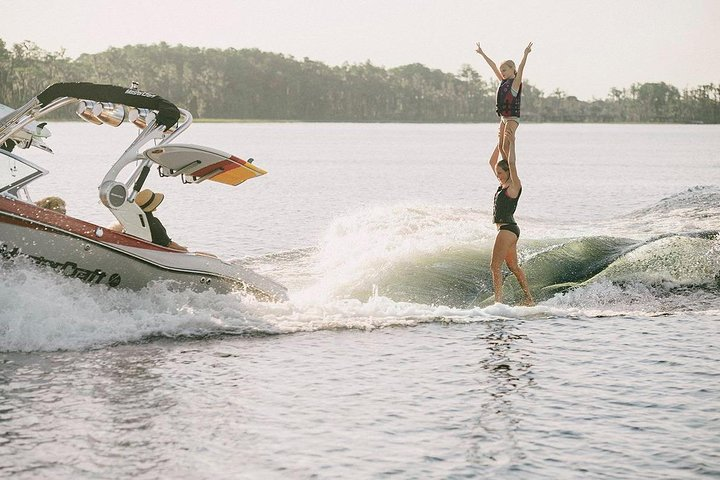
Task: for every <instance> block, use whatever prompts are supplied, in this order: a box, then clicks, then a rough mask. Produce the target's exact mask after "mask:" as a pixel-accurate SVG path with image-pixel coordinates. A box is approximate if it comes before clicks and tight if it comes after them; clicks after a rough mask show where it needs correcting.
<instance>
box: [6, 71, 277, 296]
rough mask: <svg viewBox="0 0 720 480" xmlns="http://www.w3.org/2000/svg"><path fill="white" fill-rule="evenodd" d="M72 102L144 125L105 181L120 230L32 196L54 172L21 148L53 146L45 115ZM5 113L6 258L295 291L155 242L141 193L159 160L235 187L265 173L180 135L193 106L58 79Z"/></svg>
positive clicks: (95, 118)
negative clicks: (185, 141) (47, 205)
mask: <svg viewBox="0 0 720 480" xmlns="http://www.w3.org/2000/svg"><path fill="white" fill-rule="evenodd" d="M72 103H76V104H77V113H78V115H79V116H81V117H82V118H83V119H85V120H87V121H89V122H92V123H96V124H108V125H113V126H118V125H119V124H121V123H123V122H127V123H133V124H135V125H136V126H137V127H138V128H140V133H139V134H138V137H137V138H136V139H135V140H134V141H133V143H132V144H131V145H130V146H129V147H128V149H127V150H126V151H125V152H124V153H123V154H122V155H121V156H120V157H119V159H117V160H116V161H115V162H114V163H113V164H112V165H110V168H109V171H108V173H107V174H106V175H105V177H104V178H103V180H102V182H101V183H100V185H99V194H100V200H101V201H102V203H103V205H105V206H106V207H107V208H108V209H109V210H110V212H112V214H113V215H114V216H115V218H116V219H117V221H118V222H119V224H120V225H121V227H122V229H121V231H115V230H114V229H113V230H111V229H108V228H105V227H102V226H99V225H94V224H92V223H89V222H85V221H83V220H80V219H77V218H73V217H70V216H68V215H64V214H62V213H59V212H56V211H52V210H48V209H44V208H40V207H38V206H36V205H35V204H34V203H33V202H32V201H31V198H30V194H29V190H28V186H29V184H31V183H32V182H33V181H34V180H36V179H37V178H39V177H41V176H43V175H46V174H47V173H48V171H47V170H45V169H44V168H42V167H40V166H38V165H36V164H34V163H33V162H30V161H28V160H26V159H23V158H21V157H20V156H18V155H16V154H15V153H13V151H14V150H15V148H30V147H37V148H41V149H42V150H45V151H50V148H49V147H48V146H47V145H46V144H45V139H47V137H48V136H49V135H50V132H49V131H48V130H47V128H46V124H45V123H38V121H39V119H40V118H42V117H43V116H44V115H47V114H48V113H50V112H53V111H55V110H57V109H58V108H61V107H63V106H66V105H68V104H72ZM0 116H1V117H2V118H0V257H2V259H4V260H8V259H12V258H13V257H16V256H19V255H23V256H27V257H30V258H32V259H34V260H35V262H37V263H38V264H40V265H44V266H47V267H50V268H52V269H53V270H55V271H57V272H58V273H60V274H62V275H65V276H68V277H75V278H78V279H81V280H82V281H84V282H87V283H90V284H101V285H107V286H109V287H113V288H129V289H140V288H143V287H145V286H147V285H148V283H150V282H152V281H169V282H170V284H172V285H177V286H179V287H180V288H191V289H194V290H205V289H209V288H212V289H214V290H215V291H218V292H222V293H227V292H230V291H236V290H241V291H245V292H248V293H250V294H253V295H254V296H255V297H257V298H258V299H260V300H271V301H282V300H285V299H286V298H287V290H286V289H285V287H283V286H282V285H280V284H278V283H276V282H274V281H273V280H271V279H269V278H266V277H264V276H262V275H259V274H257V273H255V272H253V271H251V270H249V269H247V268H244V267H242V266H239V265H235V264H232V263H228V262H225V261H223V260H221V259H219V258H217V257H214V256H212V255H207V254H202V253H196V252H182V251H179V250H174V249H171V248H167V247H163V246H160V245H156V244H154V243H152V241H151V240H152V236H151V234H150V228H149V226H148V221H147V216H146V214H145V212H144V211H143V210H142V209H141V208H140V207H139V206H138V205H137V204H136V203H135V201H134V200H135V197H136V195H137V194H138V192H140V191H141V189H142V186H143V183H144V182H145V180H146V178H147V176H148V174H149V173H150V171H151V168H152V167H157V171H158V173H159V175H160V176H161V177H167V178H175V179H176V180H182V182H183V183H186V184H197V183H202V182H204V181H214V182H221V183H224V184H227V185H231V186H236V185H239V184H241V183H242V182H244V181H246V180H248V179H251V178H254V177H256V176H259V175H263V174H265V173H266V172H265V171H264V170H262V169H261V168H258V167H256V166H255V165H253V164H252V163H251V162H252V160H249V161H245V160H242V159H240V158H238V157H235V156H234V155H230V154H227V153H224V152H221V151H219V150H216V149H213V148H209V147H203V146H200V145H190V144H179V143H173V141H174V140H175V139H176V138H177V137H178V135H180V134H181V133H182V132H183V131H184V130H185V129H187V128H188V127H189V126H190V124H191V123H192V115H190V113H189V112H187V111H186V110H183V109H180V108H178V107H176V106H175V105H173V104H172V103H170V102H169V101H167V100H165V99H163V98H162V97H160V96H158V95H155V94H152V93H148V92H144V91H141V90H139V89H138V88H137V86H136V85H133V87H131V88H124V87H118V86H113V85H97V84H91V83H56V84H54V85H51V86H50V87H48V88H47V89H45V90H44V91H43V92H42V93H40V94H39V95H37V97H34V98H33V99H31V100H30V101H29V102H28V103H26V104H25V105H24V106H22V107H21V108H19V109H17V110H13V109H10V108H8V107H4V108H0ZM126 167H128V168H127V169H126ZM123 170H124V172H123ZM128 170H130V173H129V174H128V175H127V178H125V180H124V181H120V180H119V175H120V174H121V172H123V175H125V174H127V171H128Z"/></svg>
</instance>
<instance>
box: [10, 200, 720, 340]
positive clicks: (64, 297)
mask: <svg viewBox="0 0 720 480" xmlns="http://www.w3.org/2000/svg"><path fill="white" fill-rule="evenodd" d="M710 190H712V189H708V188H699V189H696V190H691V191H689V192H684V193H683V195H684V196H683V199H682V200H680V201H678V202H675V201H673V200H670V201H665V200H663V201H662V202H660V204H659V205H657V206H655V207H651V208H648V209H646V213H643V214H642V215H640V216H641V217H643V218H645V219H647V218H655V217H656V216H666V215H673V214H674V213H673V212H676V211H677V210H678V209H685V206H686V204H688V203H689V204H693V205H696V208H697V209H700V208H701V207H700V205H702V204H703V203H704V201H705V200H701V201H699V202H696V201H695V200H693V199H694V198H696V197H697V196H699V197H702V198H703V199H705V197H706V196H707V195H710V196H713V195H715V194H716V193H717V192H715V191H714V190H713V191H710ZM687 195H689V196H690V199H687V198H685V197H686V196H687ZM685 214H687V212H685ZM693 215H695V217H697V218H701V217H702V215H701V214H700V213H699V211H696V212H695V213H694V214H693ZM486 217H487V212H483V211H479V210H475V209H467V208H456V207H446V206H445V207H444V206H435V205H412V204H405V205H397V206H392V207H378V208H371V209H366V210H362V211H360V212H357V213H355V214H352V215H347V216H344V217H340V218H337V219H336V220H335V221H334V222H333V223H332V225H331V226H330V227H329V228H328V230H327V232H326V234H325V236H324V237H323V239H322V241H321V242H320V244H319V245H318V246H317V247H315V248H308V249H301V250H293V251H288V252H284V253H280V254H274V255H267V256H262V257H256V258H252V259H245V260H242V262H243V263H246V264H247V265H248V266H250V267H251V268H253V269H255V270H257V271H259V272H260V273H264V274H268V272H270V273H271V276H272V277H274V278H275V279H277V280H279V281H280V282H281V283H285V284H286V285H288V286H289V287H290V301H288V302H285V303H278V304H274V303H264V302H258V301H256V300H255V299H253V298H252V297H245V296H242V295H240V294H233V295H217V294H215V293H214V292H212V291H210V292H204V293H196V292H191V291H174V290H171V289H169V288H168V286H167V285H164V284H162V283H157V284H153V285H150V286H148V287H147V288H145V289H143V290H141V291H139V292H132V291H126V290H112V289H107V288H103V287H97V286H88V285H86V284H84V283H82V282H81V281H79V280H75V279H69V278H65V277H62V276H58V275H57V274H55V273H52V272H49V271H47V270H44V269H41V268H38V267H35V266H34V265H32V264H31V263H30V262H29V261H27V260H22V259H16V260H14V261H12V262H8V263H6V264H4V265H3V268H2V269H1V270H0V305H3V309H2V311H1V312H0V350H1V351H33V350H58V349H60V350H62V349H86V348H98V347H103V346H106V345H110V344H114V343H119V342H120V343H122V342H137V341H143V340H144V339H148V338H153V337H157V336H167V337H199V336H200V337H202V336H207V335H224V334H241V335H253V334H261V335H264V334H286V333H294V332H307V331H315V330H324V329H345V328H348V329H375V328H383V327H391V326H411V325H417V324H420V323H424V322H437V321H442V322H477V321H485V320H487V319H493V318H523V319H547V318H552V317H555V316H565V317H578V316H579V317H588V318H591V317H597V316H605V315H616V316H617V315H620V316H642V317H646V316H655V315H667V314H673V313H677V312H686V311H693V312H694V313H698V314H702V313H703V312H710V313H712V312H717V301H718V282H719V279H720V255H719V253H720V239H718V236H717V234H716V233H713V232H707V233H702V234H693V233H690V234H680V235H678V234H672V235H668V234H665V235H660V236H658V237H656V238H650V239H649V240H637V241H636V240H631V239H627V238H613V237H587V238H583V237H578V238H576V239H569V240H567V239H566V240H562V239H561V240H554V239H524V241H523V244H522V245H521V249H520V255H521V261H522V262H524V264H525V268H526V271H527V273H528V278H529V280H530V282H531V287H532V288H538V289H542V288H545V287H548V288H549V290H548V292H550V293H548V294H547V295H545V296H539V297H538V298H539V300H541V301H542V302H541V304H540V305H539V306H536V307H532V308H527V307H512V306H507V305H500V304H495V305H493V304H489V305H488V299H489V298H491V293H492V284H491V280H490V277H489V270H488V268H487V265H488V262H489V257H490V250H491V248H492V241H493V238H494V235H495V230H494V228H493V226H492V225H489V224H488V223H487V218H486ZM708 225H709V224H704V226H708ZM652 233H654V234H658V232H652ZM660 233H662V232H660ZM598 272H599V273H598ZM511 280H512V277H510V278H509V280H508V282H509V283H508V282H506V287H507V288H506V293H507V296H508V298H509V299H512V291H513V285H512V282H511ZM533 282H534V283H533ZM562 282H566V284H563V283H562ZM573 282H574V283H573ZM556 284H557V285H560V286H561V287H562V285H566V286H565V287H562V288H559V287H558V288H555V287H556V286H557V285H556ZM557 292H559V293H557ZM483 300H484V301H483Z"/></svg>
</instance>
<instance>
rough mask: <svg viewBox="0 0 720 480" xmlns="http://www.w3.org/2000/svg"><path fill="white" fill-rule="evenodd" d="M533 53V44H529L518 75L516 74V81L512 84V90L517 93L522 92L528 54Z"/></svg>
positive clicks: (519, 66)
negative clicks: (521, 86)
mask: <svg viewBox="0 0 720 480" xmlns="http://www.w3.org/2000/svg"><path fill="white" fill-rule="evenodd" d="M531 51H532V42H530V43H528V46H527V47H525V53H523V57H522V60H521V61H520V65H518V69H517V74H515V80H513V83H512V89H513V90H515V91H516V92H517V91H518V90H520V84H522V76H523V70H524V69H525V62H527V57H528V54H529V53H530V52H531Z"/></svg>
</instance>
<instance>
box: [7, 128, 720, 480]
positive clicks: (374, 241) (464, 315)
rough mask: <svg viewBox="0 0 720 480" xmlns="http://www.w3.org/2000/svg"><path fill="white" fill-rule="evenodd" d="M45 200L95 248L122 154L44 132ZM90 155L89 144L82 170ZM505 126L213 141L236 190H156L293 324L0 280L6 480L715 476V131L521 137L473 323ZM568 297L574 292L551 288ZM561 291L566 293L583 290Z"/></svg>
mask: <svg viewBox="0 0 720 480" xmlns="http://www.w3.org/2000/svg"><path fill="white" fill-rule="evenodd" d="M50 128H51V131H52V132H53V134H54V135H53V137H52V138H51V139H50V142H49V143H50V145H51V146H52V147H53V148H54V150H55V152H56V154H55V155H54V156H52V157H51V156H47V155H45V154H43V153H42V152H38V153H32V154H31V153H30V152H27V153H28V154H27V155H24V154H25V153H26V152H25V151H21V152H20V153H21V154H23V155H24V156H27V157H28V158H30V159H32V160H33V161H36V162H38V163H39V164H41V165H43V166H44V167H46V168H48V169H49V170H50V171H51V175H49V176H48V177H46V178H43V179H41V180H39V181H38V182H37V185H36V186H35V188H34V189H31V193H32V194H33V196H34V197H35V198H40V197H42V196H44V195H49V194H60V195H61V196H63V198H65V199H66V200H67V201H68V205H69V213H70V214H71V215H74V216H77V217H80V218H83V219H87V220H90V221H93V222H96V223H98V224H101V225H105V224H107V223H109V222H110V221H112V217H111V216H110V215H109V213H107V212H105V211H103V209H102V207H101V206H100V205H99V204H98V201H97V190H96V187H97V184H98V183H99V181H100V180H101V178H102V176H103V175H104V173H105V171H106V169H107V168H108V166H109V162H111V161H112V160H114V159H115V158H116V157H117V156H119V155H120V153H121V151H122V150H123V149H124V147H125V145H126V144H127V143H129V141H131V139H132V135H133V133H134V132H132V131H131V130H129V129H127V130H123V129H122V128H119V129H108V128H102V127H95V126H91V125H85V124H76V123H59V124H56V125H54V126H53V125H50ZM81 135H89V137H88V140H92V141H93V142H92V143H78V139H79V138H80V136H81ZM494 138H495V126H494V125H355V124H222V125H209V124H200V125H195V126H193V127H192V128H191V129H190V130H189V131H188V133H187V134H185V135H184V136H183V137H182V138H181V140H182V141H183V142H185V143H199V144H205V145H209V146H213V147H215V148H219V149H222V150H227V151H230V152H232V153H234V154H236V155H238V156H240V157H254V158H255V159H256V160H255V162H256V164H257V165H259V166H261V167H262V168H265V169H267V170H268V171H269V174H268V175H267V176H265V177H261V178H258V179H255V180H252V181H250V182H247V184H245V185H242V186H240V187H238V188H237V189H232V188H228V187H226V186H224V185H206V184H202V185H181V184H179V181H177V179H175V180H168V179H159V178H157V177H152V176H151V179H150V180H149V182H150V186H151V187H153V188H156V189H157V190H160V191H163V192H164V193H165V194H166V201H165V203H164V204H163V206H162V207H161V208H160V210H159V211H158V216H160V217H161V218H163V221H164V223H165V224H166V226H167V227H168V229H169V230H170V231H171V234H172V236H173V238H174V239H175V240H176V241H179V242H180V243H183V244H186V245H190V246H191V248H197V249H198V250H206V251H207V250H210V251H214V252H216V253H218V254H219V255H220V256H222V257H226V258H231V259H234V261H237V262H241V263H244V264H247V265H248V266H251V267H252V268H254V269H256V270H257V271H259V272H261V273H264V274H267V275H270V276H272V277H274V278H275V279H277V280H279V281H281V282H282V283H284V284H286V285H287V286H288V287H289V289H290V301H288V302H286V303H283V304H266V303H262V302H257V301H255V300H253V299H252V298H245V297H242V296H240V295H215V294H214V293H213V292H206V293H202V294H198V293H193V292H174V291H170V290H168V289H167V288H166V286H165V285H162V284H158V285H152V286H150V287H149V288H147V289H146V290H143V291H141V292H126V291H119V290H118V291H113V290H102V289H100V288H92V287H88V286H86V285H84V284H82V283H80V282H79V281H76V280H73V279H66V278H63V277H57V276H55V275H52V274H50V273H48V272H46V271H43V270H40V269H37V268H35V267H33V266H31V265H28V264H24V263H22V262H17V264H12V265H3V268H2V270H0V352H1V353H0V473H1V474H2V475H3V476H5V477H8V478H18V479H34V478H68V479H77V478H88V479H96V478H108V479H117V478H148V479H152V478H208V479H210V478H242V479H246V478H247V479H255V478H260V479H265V478H333V479H335V478H403V479H405V478H412V479H428V478H438V479H440V478H442V479H446V478H517V479H527V478H548V479H558V478H583V479H585V478H598V479H600V478H602V479H608V478H618V479H625V478H633V479H635V478H648V479H655V478H657V479H661V478H662V479H665V478H678V479H684V478H688V479H694V478H717V477H720V400H718V399H720V354H719V353H718V349H717V347H716V345H717V344H718V343H720V342H719V340H720V338H719V337H720V335H719V334H718V326H719V325H720V323H719V321H720V293H719V288H720V287H719V286H718V285H719V284H720V241H718V238H717V230H718V228H720V227H719V225H718V220H717V219H718V218H720V154H719V153H718V152H720V128H718V127H716V126H684V125H670V126H645V125H630V126H628V125H522V126H521V128H520V130H519V132H518V142H519V144H518V155H519V162H520V165H519V168H520V174H521V176H522V179H523V184H524V192H523V197H522V200H521V202H520V206H519V209H518V215H517V217H518V220H519V222H520V225H521V228H522V229H523V234H522V238H521V241H520V256H521V261H522V262H523V264H524V266H525V268H526V271H527V272H528V278H529V280H530V282H531V285H532V286H533V288H534V289H536V292H537V296H538V298H539V299H540V300H541V301H540V303H539V305H538V306H536V307H532V308H526V307H517V306H512V304H513V303H514V302H513V301H512V291H513V288H512V284H511V283H508V285H507V290H508V292H509V297H510V298H509V303H510V304H511V305H509V306H508V305H489V306H486V305H487V304H486V303H483V301H484V299H485V298H486V297H487V296H488V295H489V292H490V288H491V287H490V284H489V281H490V279H489V275H488V272H487V264H488V261H489V255H490V249H491V246H492V240H493V238H494V234H495V231H494V228H493V225H492V224H490V223H489V220H490V218H489V217H490V214H491V201H492V195H493V193H494V189H495V188H496V180H495V179H494V178H493V176H492V174H491V172H490V169H489V168H488V167H487V154H489V152H490V150H492V142H493V141H494ZM561 285H565V286H564V287H562V288H561V287H560V286H561ZM569 286H571V287H572V288H569Z"/></svg>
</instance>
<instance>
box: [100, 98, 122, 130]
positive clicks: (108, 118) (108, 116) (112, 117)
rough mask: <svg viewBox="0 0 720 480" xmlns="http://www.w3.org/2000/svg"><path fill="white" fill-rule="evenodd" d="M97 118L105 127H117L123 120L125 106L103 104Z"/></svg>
mask: <svg viewBox="0 0 720 480" xmlns="http://www.w3.org/2000/svg"><path fill="white" fill-rule="evenodd" d="M98 118H99V119H100V120H101V121H102V122H103V123H105V124H107V125H110V126H113V127H117V126H118V125H120V124H121V123H122V122H123V120H125V106H124V105H121V104H117V105H116V104H114V103H105V102H103V103H102V110H101V111H100V113H99V114H98Z"/></svg>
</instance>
